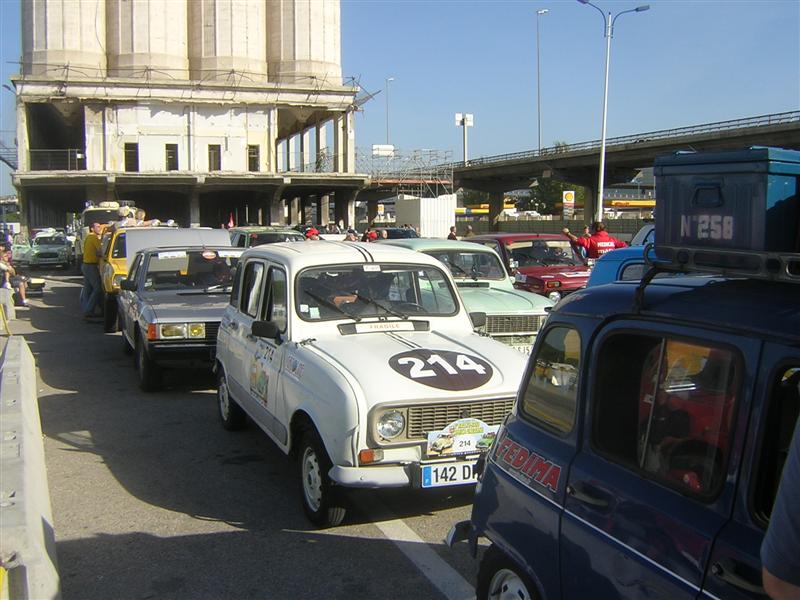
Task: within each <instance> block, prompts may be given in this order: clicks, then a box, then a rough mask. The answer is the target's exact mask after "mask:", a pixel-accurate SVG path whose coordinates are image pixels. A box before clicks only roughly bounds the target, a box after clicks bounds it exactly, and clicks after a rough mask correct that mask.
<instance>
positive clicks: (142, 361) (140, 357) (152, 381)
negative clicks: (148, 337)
mask: <svg viewBox="0 0 800 600" xmlns="http://www.w3.org/2000/svg"><path fill="white" fill-rule="evenodd" d="M134 360H135V361H136V371H137V373H138V374H139V387H140V388H141V389H142V391H144V392H155V391H157V390H158V389H159V388H160V387H161V368H160V367H159V366H158V365H157V364H156V363H155V362H154V361H153V360H152V359H151V358H150V357H149V356H147V349H146V348H145V344H144V342H143V341H142V339H141V338H138V339H137V340H136V355H135V356H134Z"/></svg>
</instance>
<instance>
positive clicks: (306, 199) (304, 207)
mask: <svg viewBox="0 0 800 600" xmlns="http://www.w3.org/2000/svg"><path fill="white" fill-rule="evenodd" d="M300 222H301V223H309V222H311V223H314V222H315V221H314V215H313V214H312V212H311V196H303V197H302V198H301V199H300Z"/></svg>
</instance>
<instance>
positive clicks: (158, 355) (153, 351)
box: [147, 340, 217, 368]
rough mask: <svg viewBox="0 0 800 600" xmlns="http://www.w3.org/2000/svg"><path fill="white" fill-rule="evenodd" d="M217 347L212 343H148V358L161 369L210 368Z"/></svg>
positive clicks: (209, 341)
mask: <svg viewBox="0 0 800 600" xmlns="http://www.w3.org/2000/svg"><path fill="white" fill-rule="evenodd" d="M216 352H217V347H216V343H215V342H214V341H211V340H208V341H203V342H200V343H197V342H194V343H187V342H150V343H149V344H148V348H147V354H148V356H149V357H150V358H151V359H152V360H153V361H155V362H156V363H157V364H158V365H160V366H162V367H184V368H193V367H201V368H204V367H210V366H211V365H213V364H214V357H215V356H216Z"/></svg>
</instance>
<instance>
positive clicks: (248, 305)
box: [241, 262, 264, 318]
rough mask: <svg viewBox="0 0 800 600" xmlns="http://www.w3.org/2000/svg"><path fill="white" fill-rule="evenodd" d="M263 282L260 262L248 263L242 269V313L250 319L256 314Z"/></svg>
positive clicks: (262, 266) (262, 270) (262, 268)
mask: <svg viewBox="0 0 800 600" xmlns="http://www.w3.org/2000/svg"><path fill="white" fill-rule="evenodd" d="M263 280H264V265H263V263H260V262H249V263H247V265H246V266H245V269H244V279H243V282H242V293H241V299H242V302H241V307H242V312H244V313H246V314H247V315H249V316H251V317H254V318H255V317H256V315H257V314H258V300H259V295H260V293H261V282H262V281H263Z"/></svg>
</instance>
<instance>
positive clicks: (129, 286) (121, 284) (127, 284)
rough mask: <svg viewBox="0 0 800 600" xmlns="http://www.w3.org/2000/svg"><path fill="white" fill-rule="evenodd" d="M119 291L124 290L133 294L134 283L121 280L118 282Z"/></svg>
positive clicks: (134, 289) (128, 280)
mask: <svg viewBox="0 0 800 600" xmlns="http://www.w3.org/2000/svg"><path fill="white" fill-rule="evenodd" d="M119 287H120V289H123V290H126V291H128V292H135V291H136V282H135V281H133V280H132V279H123V280H122V281H120V282H119Z"/></svg>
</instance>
